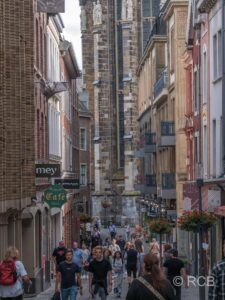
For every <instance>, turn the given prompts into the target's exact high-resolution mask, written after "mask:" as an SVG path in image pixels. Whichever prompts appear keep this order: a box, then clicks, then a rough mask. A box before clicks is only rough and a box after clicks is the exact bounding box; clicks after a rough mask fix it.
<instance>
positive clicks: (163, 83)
mask: <svg viewBox="0 0 225 300" xmlns="http://www.w3.org/2000/svg"><path fill="white" fill-rule="evenodd" d="M167 83H168V76H167V68H165V69H163V71H162V72H161V74H160V76H159V79H158V80H157V81H156V83H155V84H154V91H153V92H154V98H157V96H158V95H159V94H160V93H161V92H162V90H163V89H165V88H166V87H167Z"/></svg>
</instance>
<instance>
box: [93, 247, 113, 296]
mask: <svg viewBox="0 0 225 300" xmlns="http://www.w3.org/2000/svg"><path fill="white" fill-rule="evenodd" d="M88 272H89V292H90V294H91V296H92V297H93V298H94V299H97V297H98V296H97V295H99V297H100V299H101V300H106V298H107V295H108V293H110V292H111V291H112V266H111V264H110V263H109V261H107V260H106V259H104V257H103V249H102V247H100V246H97V247H95V257H94V259H93V260H92V261H91V262H90V265H89V268H88Z"/></svg>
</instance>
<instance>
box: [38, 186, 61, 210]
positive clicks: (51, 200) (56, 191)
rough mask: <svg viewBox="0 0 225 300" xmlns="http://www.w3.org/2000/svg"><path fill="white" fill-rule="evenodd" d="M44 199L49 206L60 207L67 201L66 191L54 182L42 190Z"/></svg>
mask: <svg viewBox="0 0 225 300" xmlns="http://www.w3.org/2000/svg"><path fill="white" fill-rule="evenodd" d="M44 199H45V202H46V203H47V204H48V205H49V206H50V207H51V208H53V207H58V208H60V207H61V206H62V205H63V204H64V203H66V201H67V199H66V191H65V190H64V188H63V187H62V186H60V185H58V184H55V185H53V186H52V187H50V188H49V189H47V190H45V191H44Z"/></svg>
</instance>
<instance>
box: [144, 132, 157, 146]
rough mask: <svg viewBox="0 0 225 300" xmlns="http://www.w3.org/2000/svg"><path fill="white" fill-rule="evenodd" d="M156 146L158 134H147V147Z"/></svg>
mask: <svg viewBox="0 0 225 300" xmlns="http://www.w3.org/2000/svg"><path fill="white" fill-rule="evenodd" d="M155 144H156V134H155V133H152V132H146V133H145V145H147V146H148V145H155Z"/></svg>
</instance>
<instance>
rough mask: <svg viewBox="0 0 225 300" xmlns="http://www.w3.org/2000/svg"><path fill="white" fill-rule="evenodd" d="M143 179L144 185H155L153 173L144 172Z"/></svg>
mask: <svg viewBox="0 0 225 300" xmlns="http://www.w3.org/2000/svg"><path fill="white" fill-rule="evenodd" d="M145 180H146V186H148V187H155V186H156V185H157V184H156V175H155V174H146V175H145Z"/></svg>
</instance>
